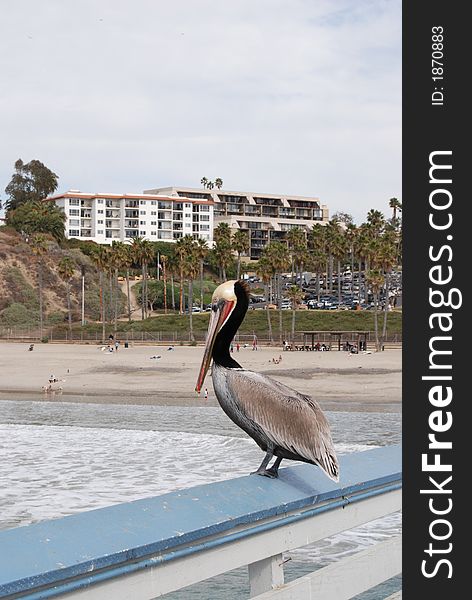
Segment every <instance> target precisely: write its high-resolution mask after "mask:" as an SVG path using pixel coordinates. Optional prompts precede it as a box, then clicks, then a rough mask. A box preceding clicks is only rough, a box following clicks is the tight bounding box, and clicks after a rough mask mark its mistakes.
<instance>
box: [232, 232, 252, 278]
mask: <svg viewBox="0 0 472 600" xmlns="http://www.w3.org/2000/svg"><path fill="white" fill-rule="evenodd" d="M231 247H232V249H233V250H234V251H235V252H237V254H238V266H237V270H236V279H239V278H240V276H241V254H245V253H246V252H247V251H248V250H249V232H248V231H243V230H242V229H237V230H236V231H235V232H234V234H233V239H232V240H231Z"/></svg>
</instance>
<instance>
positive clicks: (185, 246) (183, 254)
mask: <svg viewBox="0 0 472 600" xmlns="http://www.w3.org/2000/svg"><path fill="white" fill-rule="evenodd" d="M193 245H194V240H193V237H192V236H191V235H184V237H181V238H179V239H178V240H177V242H176V243H175V257H176V259H177V265H178V269H179V279H180V288H179V313H180V314H181V315H182V314H183V313H184V311H185V306H184V304H185V303H184V277H185V273H186V271H185V264H186V260H187V257H188V255H189V254H191V253H192V252H193Z"/></svg>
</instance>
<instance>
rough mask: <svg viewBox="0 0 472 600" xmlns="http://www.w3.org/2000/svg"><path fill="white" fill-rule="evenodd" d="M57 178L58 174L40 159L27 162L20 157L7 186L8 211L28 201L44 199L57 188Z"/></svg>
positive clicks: (6, 205) (6, 204)
mask: <svg viewBox="0 0 472 600" xmlns="http://www.w3.org/2000/svg"><path fill="white" fill-rule="evenodd" d="M57 180H58V176H57V175H56V174H55V173H53V172H52V171H51V170H50V169H48V168H47V167H46V166H45V165H44V164H43V163H42V162H40V161H39V160H31V161H30V162H29V163H26V164H25V163H24V162H23V161H22V160H21V158H19V159H18V160H17V161H16V163H15V173H14V174H13V176H12V178H11V181H10V183H9V184H8V185H7V187H6V188H5V192H6V194H7V195H8V199H7V201H6V203H5V207H6V210H7V212H9V211H10V210H15V209H16V208H18V207H19V206H21V205H22V204H25V203H27V202H39V201H40V200H44V198H47V196H49V195H50V194H52V193H53V192H54V191H55V190H56V189H57Z"/></svg>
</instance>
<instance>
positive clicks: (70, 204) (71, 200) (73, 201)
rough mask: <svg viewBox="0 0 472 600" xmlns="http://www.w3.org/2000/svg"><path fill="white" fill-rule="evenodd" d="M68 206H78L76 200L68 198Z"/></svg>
mask: <svg viewBox="0 0 472 600" xmlns="http://www.w3.org/2000/svg"><path fill="white" fill-rule="evenodd" d="M69 206H80V201H79V199H78V198H69Z"/></svg>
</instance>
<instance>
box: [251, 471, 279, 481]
mask: <svg viewBox="0 0 472 600" xmlns="http://www.w3.org/2000/svg"><path fill="white" fill-rule="evenodd" d="M251 475H261V476H262V477H270V479H275V478H276V477H278V476H279V474H278V473H277V471H275V470H274V469H258V470H257V471H253V472H252V473H251Z"/></svg>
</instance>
